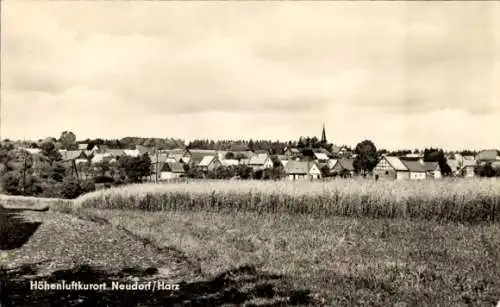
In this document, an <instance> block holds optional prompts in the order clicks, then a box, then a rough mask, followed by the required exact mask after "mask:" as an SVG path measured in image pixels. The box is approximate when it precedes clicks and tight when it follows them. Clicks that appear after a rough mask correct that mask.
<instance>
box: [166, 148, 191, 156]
mask: <svg viewBox="0 0 500 307" xmlns="http://www.w3.org/2000/svg"><path fill="white" fill-rule="evenodd" d="M162 152H164V153H166V154H169V155H175V154H180V155H183V154H184V153H185V152H186V149H184V148H174V149H166V150H162Z"/></svg>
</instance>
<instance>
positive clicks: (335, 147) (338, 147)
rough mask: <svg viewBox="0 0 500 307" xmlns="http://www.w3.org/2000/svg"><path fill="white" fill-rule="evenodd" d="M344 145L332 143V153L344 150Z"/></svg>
mask: <svg viewBox="0 0 500 307" xmlns="http://www.w3.org/2000/svg"><path fill="white" fill-rule="evenodd" d="M342 148H343V147H342V146H337V145H332V153H334V154H338V153H339V152H341V151H342Z"/></svg>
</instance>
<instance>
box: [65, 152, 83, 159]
mask: <svg viewBox="0 0 500 307" xmlns="http://www.w3.org/2000/svg"><path fill="white" fill-rule="evenodd" d="M60 153H61V156H62V159H63V160H75V159H76V158H79V157H80V156H81V155H82V154H84V152H83V150H65V151H60ZM84 155H85V154H84Z"/></svg>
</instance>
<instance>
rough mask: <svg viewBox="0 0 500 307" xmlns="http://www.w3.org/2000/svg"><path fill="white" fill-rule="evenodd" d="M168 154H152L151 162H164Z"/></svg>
mask: <svg viewBox="0 0 500 307" xmlns="http://www.w3.org/2000/svg"><path fill="white" fill-rule="evenodd" d="M168 160H169V159H168V155H167V154H164V153H162V154H159V155H153V156H152V157H151V163H165V162H168Z"/></svg>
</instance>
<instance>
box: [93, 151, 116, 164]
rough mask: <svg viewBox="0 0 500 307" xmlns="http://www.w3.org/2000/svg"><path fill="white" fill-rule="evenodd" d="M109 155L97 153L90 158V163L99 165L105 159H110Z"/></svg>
mask: <svg viewBox="0 0 500 307" xmlns="http://www.w3.org/2000/svg"><path fill="white" fill-rule="evenodd" d="M110 157H111V155H110V154H109V153H97V154H95V155H94V157H93V158H92V163H100V162H102V161H103V160H104V159H106V158H110Z"/></svg>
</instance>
